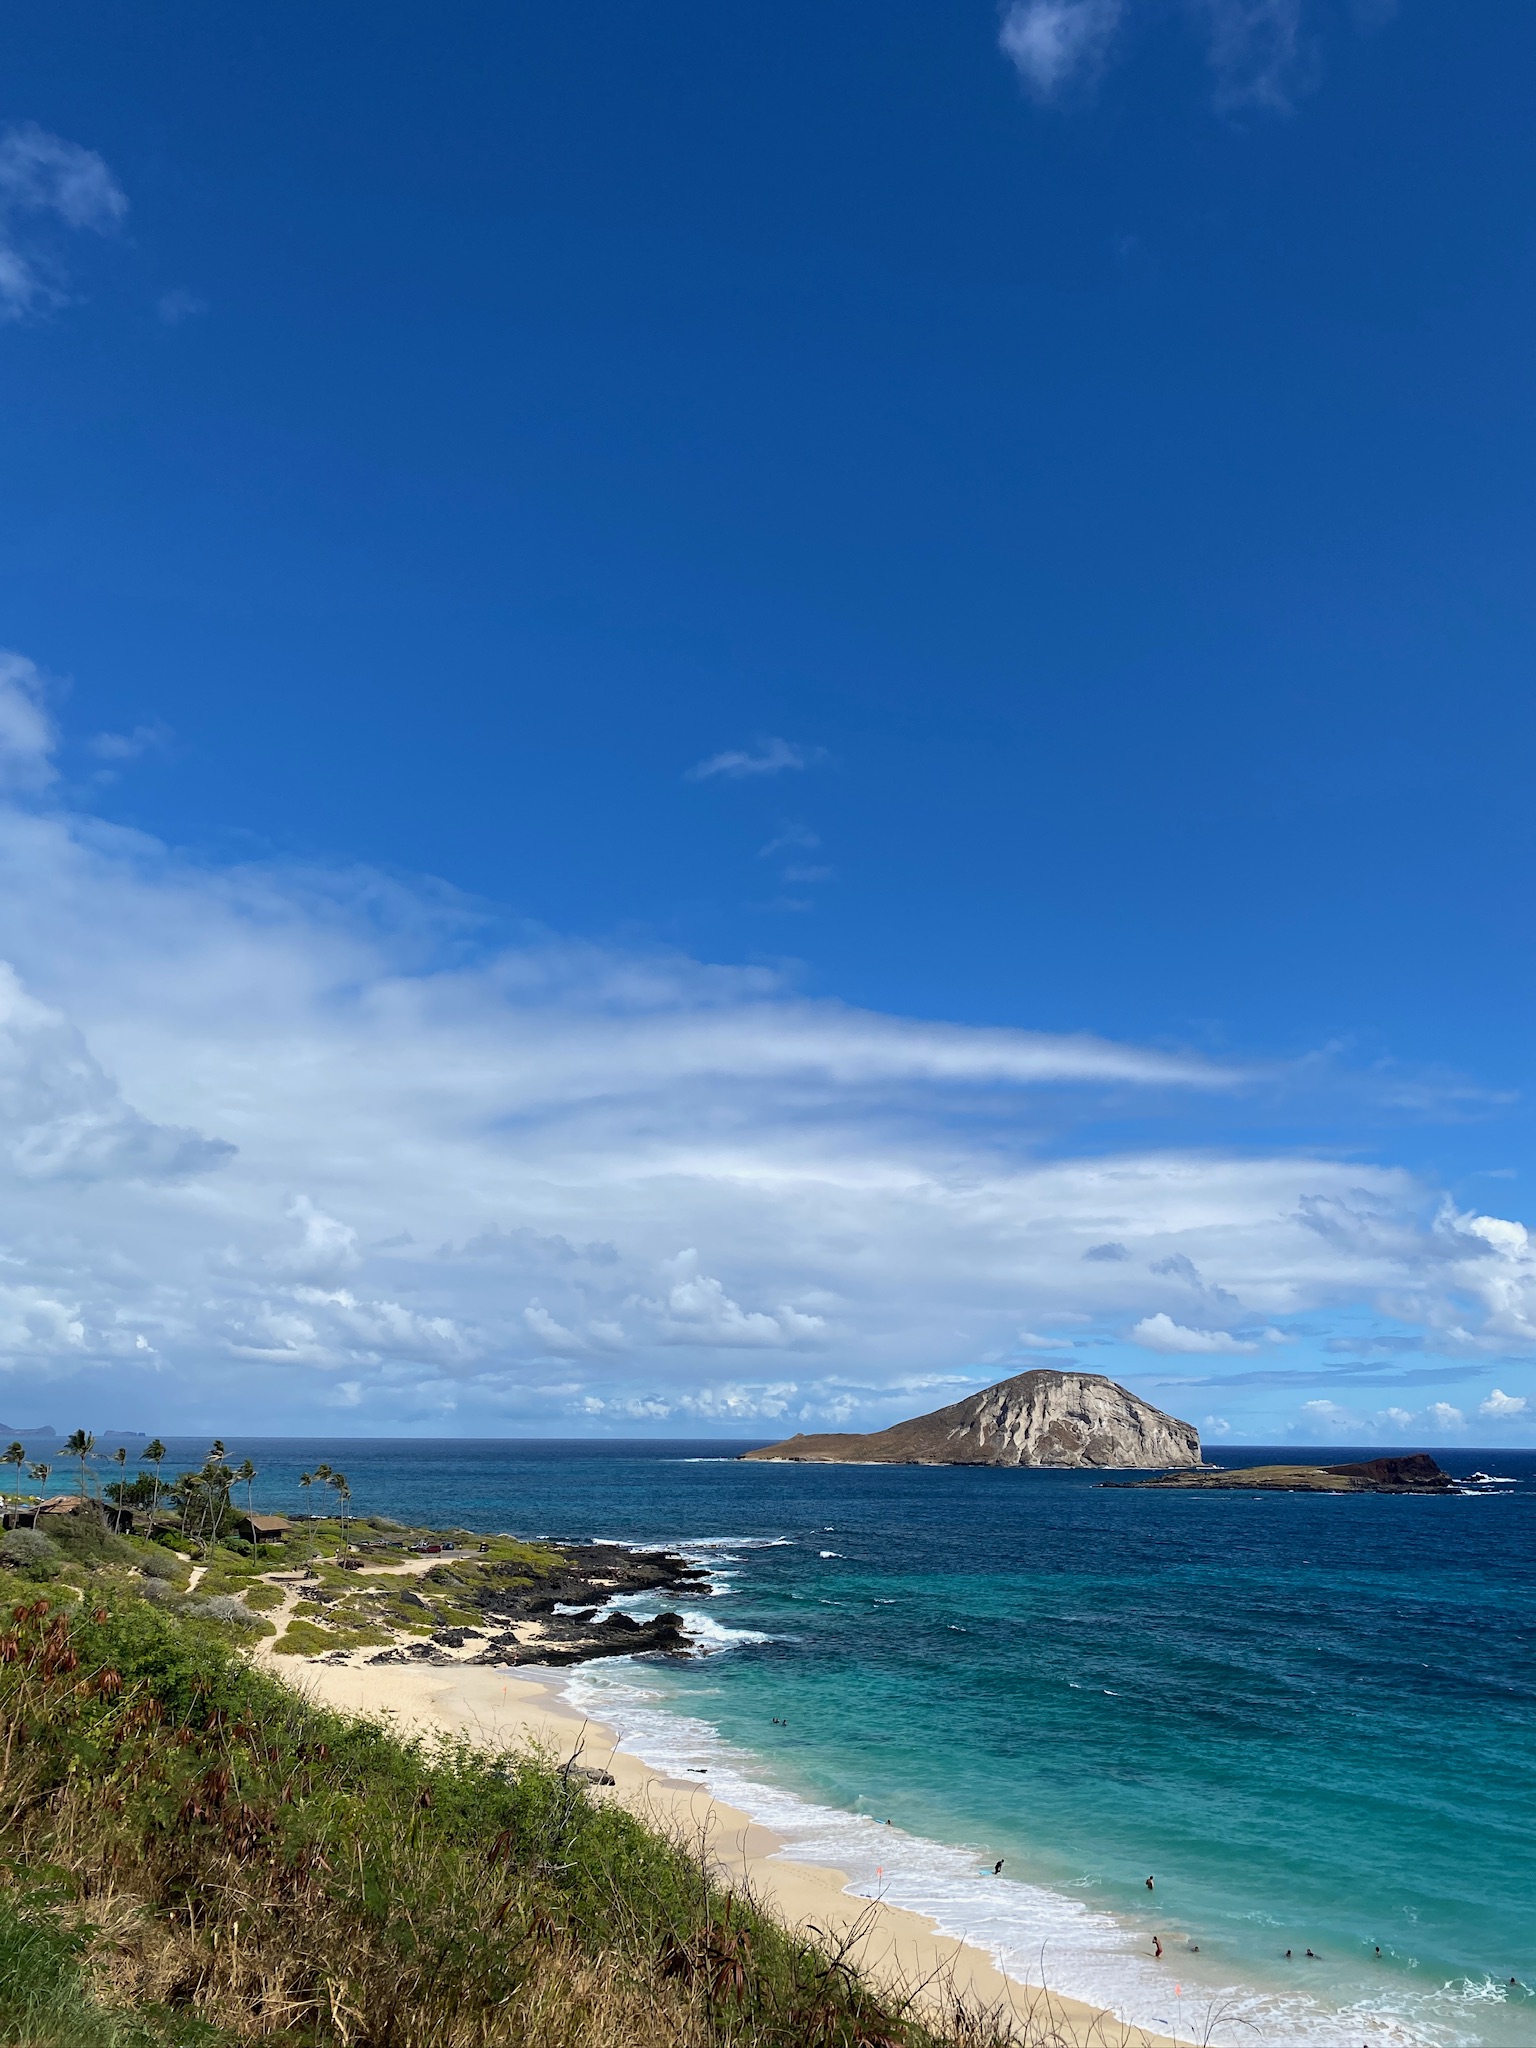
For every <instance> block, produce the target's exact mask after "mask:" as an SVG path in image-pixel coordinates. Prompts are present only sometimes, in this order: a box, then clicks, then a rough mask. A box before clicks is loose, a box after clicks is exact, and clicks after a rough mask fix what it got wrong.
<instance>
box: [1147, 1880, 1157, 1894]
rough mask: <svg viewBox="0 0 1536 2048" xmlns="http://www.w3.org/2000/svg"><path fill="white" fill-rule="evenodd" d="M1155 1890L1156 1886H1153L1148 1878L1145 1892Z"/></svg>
mask: <svg viewBox="0 0 1536 2048" xmlns="http://www.w3.org/2000/svg"><path fill="white" fill-rule="evenodd" d="M1156 1889H1157V1887H1156V1886H1155V1885H1154V1884H1153V1882H1152V1880H1151V1878H1150V1877H1149V1878H1148V1879H1147V1890H1148V1891H1149V1892H1150V1891H1155V1890H1156Z"/></svg>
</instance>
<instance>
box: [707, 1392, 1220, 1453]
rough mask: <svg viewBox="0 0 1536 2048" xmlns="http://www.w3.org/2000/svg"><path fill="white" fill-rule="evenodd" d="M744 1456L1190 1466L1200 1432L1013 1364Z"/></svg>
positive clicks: (1119, 1396) (1119, 1395)
mask: <svg viewBox="0 0 1536 2048" xmlns="http://www.w3.org/2000/svg"><path fill="white" fill-rule="evenodd" d="M744 1455H745V1456H746V1457H747V1458H753V1459H760V1460H772V1461H775V1462H777V1461H785V1462H789V1463H797V1464H814V1465H1051V1466H1084V1465H1087V1466H1093V1467H1097V1468H1100V1469H1107V1470H1114V1469H1119V1470H1122V1471H1142V1472H1145V1471H1148V1470H1149V1469H1151V1468H1152V1467H1154V1466H1168V1465H1180V1466H1187V1465H1198V1464H1199V1463H1200V1432H1199V1431H1198V1430H1197V1429H1196V1428H1195V1426H1194V1424H1193V1423H1192V1422H1179V1421H1178V1420H1176V1418H1175V1417H1173V1416H1172V1415H1165V1414H1164V1413H1163V1411H1162V1410H1161V1409H1160V1408H1154V1407H1153V1406H1152V1404H1151V1403H1150V1402H1149V1401H1142V1400H1139V1399H1138V1398H1137V1396H1136V1395H1135V1394H1131V1393H1127V1391H1126V1390H1125V1388H1124V1387H1121V1386H1117V1385H1116V1384H1115V1382H1114V1381H1113V1380H1108V1379H1105V1378H1103V1377H1102V1376H1101V1375H1100V1374H1098V1373H1091V1372H1049V1371H1045V1370H1040V1371H1036V1372H1021V1373H1019V1374H1018V1375H1017V1376H1016V1377H1015V1378H1013V1379H1011V1380H1002V1381H1000V1382H999V1384H998V1385H997V1386H995V1387H988V1388H987V1390H986V1392H985V1393H982V1394H972V1395H970V1396H969V1397H968V1398H967V1399H966V1400H964V1401H956V1402H955V1404H954V1405H953V1407H950V1408H940V1409H938V1410H937V1411H936V1412H935V1413H934V1414H932V1415H919V1416H917V1417H916V1418H915V1419H914V1420H913V1421H911V1422H898V1423H896V1424H895V1425H894V1426H893V1427H892V1428H890V1429H881V1430H876V1431H875V1432H874V1433H873V1434H871V1435H869V1436H854V1435H847V1436H843V1435H834V1436H792V1437H790V1438H789V1440H788V1441H787V1442H786V1443H782V1444H769V1445H767V1446H766V1447H765V1448H764V1449H763V1450H760V1451H747V1452H746V1453H745V1454H744Z"/></svg>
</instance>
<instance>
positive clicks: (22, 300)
mask: <svg viewBox="0 0 1536 2048" xmlns="http://www.w3.org/2000/svg"><path fill="white" fill-rule="evenodd" d="M127 211H128V201H127V198H126V197H125V195H124V193H123V191H122V188H121V187H120V186H119V185H118V183H117V180H116V179H115V178H114V177H113V175H112V173H111V171H110V170H108V168H107V166H106V164H105V163H104V162H103V161H102V159H101V158H100V157H99V156H98V155H97V154H96V152H95V151H94V150H91V149H83V148H82V147H81V146H80V144H79V143H77V142H66V141H65V140H64V139H63V137H62V136H58V135H50V134H49V133H48V132H47V130H46V129H43V128H39V127H38V126H37V125H36V123H35V122H31V121H26V122H22V123H20V124H18V125H16V126H12V127H8V128H6V129H4V130H3V131H0V320H21V319H25V318H26V316H27V315H28V314H30V313H37V312H45V311H47V310H48V309H49V308H50V307H53V306H57V305H60V304H62V303H63V302H64V299H65V296H66V295H65V292H64V289H63V286H62V283H61V281H60V274H59V269H58V266H57V264H56V263H55V262H54V261H53V259H52V258H51V256H50V255H49V253H48V252H47V251H46V250H44V249H43V248H41V247H39V246H36V244H35V242H29V241H28V240H27V236H28V233H29V228H30V227H31V226H33V225H35V224H40V223H46V222H47V221H50V220H52V221H56V222H58V223H60V224H61V225H62V226H64V227H66V228H70V229H74V230H80V229H88V230H90V231H91V232H93V233H95V234H108V233H110V232H111V230H112V229H113V228H115V227H116V226H117V225H118V224H119V222H120V221H121V220H122V219H123V216H124V215H125V214H126V213H127Z"/></svg>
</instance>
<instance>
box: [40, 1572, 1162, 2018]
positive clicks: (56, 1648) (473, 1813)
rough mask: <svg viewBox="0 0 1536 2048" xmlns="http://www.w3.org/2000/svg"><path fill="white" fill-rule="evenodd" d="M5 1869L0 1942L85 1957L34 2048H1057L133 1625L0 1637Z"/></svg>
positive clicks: (577, 1807) (493, 1780) (590, 1805)
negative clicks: (886, 1978) (867, 1978)
mask: <svg viewBox="0 0 1536 2048" xmlns="http://www.w3.org/2000/svg"><path fill="white" fill-rule="evenodd" d="M0 1858H3V1859H4V1869H5V1873H6V1875H7V1876H8V1877H9V1880H10V1882H9V1889H8V1891H7V1892H6V1894H5V1899H6V1900H8V1901H9V1902H10V1905H11V1918H12V1920H13V1921H14V1922H15V1923H16V1924H17V1925H19V1926H22V1927H23V1928H25V1927H28V1926H30V1927H32V1928H38V1927H42V1928H45V1929H50V1930H52V1932H53V1934H54V1935H55V1936H59V1937H61V1938H62V1937H63V1936H64V1935H67V1934H69V1933H70V1932H73V1933H75V1934H76V1935H77V1936H78V1937H79V1939H80V1943H81V1946H80V1950H79V1953H78V1955H77V1956H76V1958H75V1960H74V1962H73V1963H72V1964H70V1966H69V1967H71V1968H73V1969H74V1970H75V1971H76V1976H77V1978H78V1985H77V1991H78V2000H79V2012H80V2014H81V2015H83V2017H81V2018H80V2020H79V2025H78V2027H77V2028H76V2030H75V2032H74V2033H73V2034H71V2033H70V2032H69V2030H68V2029H66V2030H65V2032H63V2033H59V2032H58V2030H57V2028H55V2030H54V2032H53V2033H51V2034H50V2033H49V2032H48V2030H47V2029H46V2028H44V2029H43V2030H42V2031H41V2032H39V2031H38V2030H37V2029H36V2028H35V2027H34V2028H33V2029H32V2032H33V2034H34V2035H35V2036H36V2040H37V2044H38V2048H47V2044H51V2043H54V2042H57V2043H58V2044H59V2048H63V2044H64V2043H65V2042H70V2043H71V2044H72V2048H73V2044H74V2043H75V2042H78V2043H80V2044H82V2048H86V2044H90V2043H100V2044H101V2048H118V2044H120V2043H126V2042H128V2041H129V2040H130V2039H132V2040H133V2041H135V2042H141V2043H144V2044H146V2048H149V2044H154V2048H165V2044H168V2043H170V2042H173V2041H175V2042H178V2043H179V2042H182V2041H184V2040H190V2039H201V2040H202V2041H205V2042H208V2043H210V2044H213V2043H217V2044H242V2048H243V2044H251V2048H256V2044H268V2043H272V2044H286V2043H292V2044H295V2048H297V2044H300V2043H304V2044H314V2048H662V2044H667V2048H727V2044H730V2048H937V2044H939V2043H941V2042H942V2043H950V2044H953V2048H1002V2044H1004V2043H1005V2042H1007V2043H1013V2044H1016V2048H1026V2044H1027V2048H1066V2043H1065V2042H1063V2041H1061V2039H1060V2029H1059V2027H1058V2026H1057V2025H1056V2023H1055V2020H1054V2018H1053V2015H1052V2014H1051V2012H1050V2010H1049V2008H1048V2007H1047V2006H1046V2005H1044V2004H1043V2003H1042V2002H1041V2001H1039V2000H1036V2001H1034V2002H1033V2004H1032V2005H1031V2004H1030V2003H1029V2002H1027V2001H1026V2005H1025V2007H1024V2009H1023V2010H1021V2011H1013V2012H1005V2011H1001V2010H999V2011H996V2012H990V2013H989V2012H981V2011H978V2010H976V2009H975V2008H974V2007H972V2006H968V2005H967V2004H966V2002H965V2001H964V2000H963V1999H961V1998H959V1997H958V1995H957V1994H956V1993H955V1991H954V1988H953V1986H952V1985H946V1984H945V1983H944V1982H942V1981H937V1982H935V1983H932V1984H928V1985H925V1986H921V1987H914V1990H913V1993H912V1995H911V1996H909V1997H906V1998H901V1997H893V1996H891V1995H890V1994H889V1993H877V1992H875V1991H873V1990H872V1989H870V1987H869V1986H868V1985H867V1984H866V1983H865V1982H864V1981H863V1980H862V1979H861V1978H860V1976H859V1974H858V1972H857V1970H856V1969H855V1968H854V1967H853V1965H852V1963H851V1961H850V1956H851V1955H852V1954H853V1953H854V1952H855V1951H856V1946H857V1930H855V1932H854V1934H852V1935H850V1936H849V1937H848V1939H847V1940H846V1941H845V1942H844V1943H843V1945H842V1946H841V1947H840V1948H839V1947H836V1946H833V1945H831V1944H817V1943H815V1942H812V1941H807V1940H805V1939H803V1938H801V1937H799V1936H797V1935H793V1934H791V1933H789V1932H787V1931H786V1930H785V1929H784V1928H782V1927H781V1926H779V1925H777V1924H776V1923H775V1922H774V1921H773V1920H772V1918H771V1917H770V1916H768V1915H767V1914H766V1913H764V1912H763V1911H761V1910H760V1909H759V1908H758V1907H757V1906H756V1905H755V1904H754V1902H753V1901H752V1900H751V1899H749V1898H746V1897H743V1896H742V1895H741V1894H740V1893H739V1892H733V1891H729V1890H725V1889H722V1887H721V1885H720V1884H719V1882H718V1880H717V1879H716V1877H715V1876H714V1875H713V1874H712V1873H711V1871H710V1869H709V1867H708V1865H707V1863H706V1862H705V1861H704V1860H702V1859H701V1858H700V1857H699V1856H698V1855H696V1854H691V1853H690V1852H689V1851H688V1850H687V1849H686V1848H685V1847H684V1846H682V1845H679V1844H676V1843H669V1842H666V1841H664V1840H663V1839H662V1838H661V1837H660V1836H659V1835H657V1834H656V1833H654V1832H653V1831H651V1830H648V1829H646V1828H644V1827H642V1826H641V1825H640V1824H639V1823H638V1822H636V1821H635V1820H633V1819H632V1818H631V1817H629V1816H628V1815H626V1814H624V1813H622V1812H621V1811H619V1810H617V1809H615V1808H613V1807H600V1806H598V1805H596V1804H595V1803H594V1802H592V1801H591V1800H590V1799H588V1798H587V1796H586V1794H585V1792H584V1791H583V1790H582V1789H581V1787H580V1786H579V1785H577V1784H576V1783H574V1782H573V1781H572V1780H571V1779H570V1778H569V1777H566V1776H562V1775H561V1773H560V1772H559V1771H558V1770H556V1769H553V1768H551V1767H549V1766H548V1765H547V1764H540V1763H538V1762H536V1761H533V1760H529V1759H521V1760H517V1761H508V1760H505V1759H503V1760H499V1761H498V1760H495V1759H490V1758H487V1757H486V1756H484V1755H483V1754H480V1753H477V1752H475V1751H473V1750H470V1749H468V1748H452V1747H447V1748H443V1749H440V1750H437V1751H429V1750H427V1749H426V1748H424V1747H422V1746H420V1745H412V1744H409V1743H402V1742H400V1741H399V1740H397V1739H396V1738H394V1737H392V1736H391V1735H389V1734H388V1733H386V1732H385V1731H384V1730H382V1729H380V1728H377V1727H374V1726H371V1725H369V1724H367V1723H359V1722H349V1721H344V1720H341V1719H339V1718H337V1717H334V1716H329V1715H326V1714H323V1713H320V1712H318V1711H317V1710H315V1709H314V1708H312V1707H310V1706H309V1705H307V1704H306V1703H304V1702H302V1701H300V1700H298V1699H297V1698H295V1697H294V1696H293V1695H291V1694H289V1693H288V1692H287V1691H286V1689H284V1688H282V1687H281V1686H278V1685H276V1684H275V1683H274V1682H272V1681H270V1680H268V1679H266V1678H265V1677H263V1676H262V1675H260V1674H258V1673H256V1672H254V1671H253V1670H251V1669H250V1667H249V1666H248V1665H246V1664H245V1663H244V1662H243V1661H242V1660H241V1659H240V1658H239V1657H238V1656H236V1655H234V1654H233V1653H232V1652H231V1651H230V1650H229V1649H228V1648H227V1647H226V1646H225V1645H224V1644H223V1643H222V1642H220V1641H219V1640H218V1639H217V1638H216V1636H215V1634H214V1631H213V1630H212V1629H211V1628H209V1627H207V1626H206V1625H205V1626H203V1627H198V1626H197V1625H195V1624H192V1625H189V1624H188V1623H187V1622H186V1621H184V1620H176V1619H174V1618H172V1617H169V1616H167V1615H165V1614H164V1613H163V1612H160V1611H157V1610H153V1609H151V1608H150V1607H149V1606H147V1605H145V1604H144V1603H138V1602H135V1603H129V1604H125V1605H124V1606H123V1607H122V1609H121V1610H120V1611H119V1612H118V1613H116V1614H109V1613H107V1612H106V1610H104V1609H98V1610H96V1612H95V1613H94V1615H92V1616H82V1617H80V1618H78V1619H72V1618H70V1617H69V1616H67V1615H64V1614H62V1613H55V1612H52V1611H50V1609H49V1607H48V1604H47V1602H46V1601H44V1600H41V1599H39V1600H37V1601H34V1602H33V1603H31V1604H30V1605H29V1606H27V1607H25V1608H19V1609H18V1610H17V1612H16V1617H15V1619H14V1621H13V1623H12V1625H11V1626H10V1627H9V1628H7V1629H4V1630H3V1631H0ZM40 1884H41V1885H42V1887H43V1889H41V1890H40V1889H39V1885H40ZM3 1903H4V1902H3V1901H0V1907H3ZM62 1967H63V1965H61V1968H62ZM935 2012H937V2013H939V2014H940V2015H941V2018H940V2020H939V2021H938V2022H937V2023H936V2022H935V2020H934V2017H933V2015H934V2014H935ZM114 2014H115V2015H117V2016H118V2021H120V2022H121V2024H118V2021H114V2020H113V2018H112V2016H113V2015H114ZM130 2023H131V2024H130ZM103 2026H105V2027H106V2028H107V2032H106V2033H102V2032H101V2031H100V2029H101V2028H102V2027H103ZM124 2027H127V2028H128V2031H127V2032H126V2033H125V2032H124V2031H123V2029H124ZM92 2028H95V2029H96V2030H97V2031H96V2032H94V2033H93V2032H92V2031H91V2029H92ZM189 2028H190V2029H191V2030H192V2031H191V2033H190V2034H189V2033H188V2031H187V2030H188V2029H189ZM24 2034H25V2029H24V2028H23V2027H22V2026H21V2025H20V2023H19V2018H18V2015H17V2013H16V2012H13V2013H12V2014H11V2015H9V2016H8V2015H7V2012H6V2009H5V1994H4V1991H3V1986H0V2038H4V2039H6V2040H19V2039H21V2038H23V2037H24ZM1103 2048H1121V2044H1120V2040H1119V2037H1118V2030H1116V2034H1115V2036H1114V2037H1113V2038H1111V2037H1109V2036H1106V2040H1105V2042H1104V2044H1103Z"/></svg>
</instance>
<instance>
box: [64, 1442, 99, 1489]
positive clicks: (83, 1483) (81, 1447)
mask: <svg viewBox="0 0 1536 2048" xmlns="http://www.w3.org/2000/svg"><path fill="white" fill-rule="evenodd" d="M64 1448H65V1450H66V1451H68V1453H69V1455H70V1456H71V1457H72V1458H78V1459H79V1460H80V1491H81V1492H82V1493H83V1494H84V1495H85V1497H86V1499H87V1500H89V1499H90V1497H91V1480H90V1473H89V1470H88V1467H89V1464H90V1461H91V1459H92V1457H93V1456H94V1455H95V1451H96V1439H95V1437H94V1436H93V1435H92V1434H91V1432H90V1430H88V1429H77V1430H75V1431H74V1433H73V1434H72V1435H71V1437H70V1438H69V1441H68V1442H67V1443H66V1444H65V1446H64Z"/></svg>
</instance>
